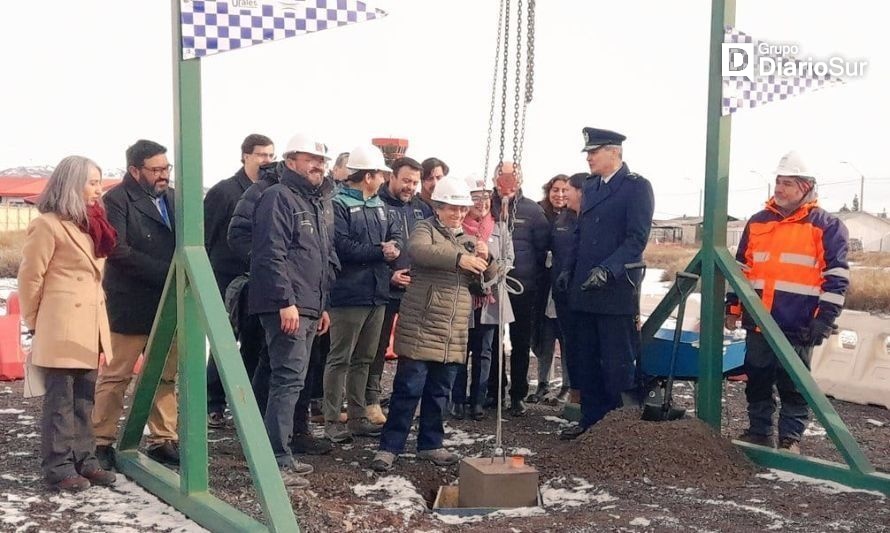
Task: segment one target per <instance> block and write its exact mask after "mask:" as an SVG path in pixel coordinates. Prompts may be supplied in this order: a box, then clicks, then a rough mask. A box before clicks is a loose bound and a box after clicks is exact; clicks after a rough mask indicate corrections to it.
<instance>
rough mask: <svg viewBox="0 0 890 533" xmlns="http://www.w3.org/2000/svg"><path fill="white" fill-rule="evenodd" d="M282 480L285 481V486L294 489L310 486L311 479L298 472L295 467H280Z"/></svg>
mask: <svg viewBox="0 0 890 533" xmlns="http://www.w3.org/2000/svg"><path fill="white" fill-rule="evenodd" d="M279 472H280V473H281V481H284V486H285V487H290V488H294V489H305V488H308V487H309V480H308V479H306V478H304V477H303V476H301V475H300V474H298V473H297V472H296V471H295V470H294V469H293V468H288V467H284V468H280V469H279Z"/></svg>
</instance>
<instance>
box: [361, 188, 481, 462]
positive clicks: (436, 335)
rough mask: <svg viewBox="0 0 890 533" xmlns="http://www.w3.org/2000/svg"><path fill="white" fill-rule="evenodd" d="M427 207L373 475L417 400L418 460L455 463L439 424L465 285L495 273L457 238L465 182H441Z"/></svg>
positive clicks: (467, 310) (459, 339)
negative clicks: (429, 208)
mask: <svg viewBox="0 0 890 533" xmlns="http://www.w3.org/2000/svg"><path fill="white" fill-rule="evenodd" d="M432 200H433V207H434V210H435V213H436V214H435V216H434V217H432V218H429V219H426V220H423V221H421V222H418V224H417V226H416V227H415V228H414V231H413V232H412V233H411V239H410V241H409V242H408V253H409V254H410V255H411V284H410V285H408V289H407V291H406V292H405V296H404V297H403V298H402V305H401V307H400V310H399V322H398V325H397V326H396V333H395V347H394V348H395V351H396V353H398V354H399V362H398V367H397V369H396V375H395V378H394V379H393V386H392V396H391V397H390V401H389V414H388V416H387V419H386V424H385V425H384V426H383V432H382V433H381V435H380V450H379V451H378V452H377V453H376V454H375V455H374V459H373V460H372V462H371V468H373V469H374V470H376V471H379V472H384V471H387V470H390V469H391V468H392V466H393V463H394V462H395V459H396V456H397V455H398V454H400V453H402V452H403V451H404V449H405V442H406V441H407V439H408V431H409V430H410V429H411V423H412V421H413V420H414V411H415V409H416V408H417V402H418V401H420V428H419V434H418V436H417V456H418V457H420V458H423V459H428V460H430V461H432V462H433V463H434V464H436V465H438V466H447V465H452V464H454V463H456V462H457V461H458V460H459V457H458V455H457V454H455V453H452V452H449V451H448V450H446V449H445V448H443V447H442V440H443V438H444V435H445V430H444V427H443V424H442V418H443V414H444V411H445V406H446V403H447V401H448V396H449V394H450V392H451V385H452V382H453V381H454V376H455V373H456V371H457V367H458V365H460V364H463V363H466V359H467V329H468V326H469V322H470V315H471V314H472V296H471V295H470V289H469V286H470V282H471V281H472V279H473V277H476V278H477V279H478V276H479V275H481V274H483V273H487V274H489V275H491V274H493V273H494V271H495V270H496V268H497V265H496V264H495V263H492V264H491V265H489V263H488V256H489V254H488V250H487V246H486V244H485V243H484V242H483V243H479V244H478V245H477V243H476V239H475V238H474V237H471V236H469V235H465V234H464V233H463V228H462V222H463V220H464V217H465V216H466V215H467V211H469V208H470V206H471V205H473V200H472V199H471V198H470V188H469V186H468V185H467V183H466V182H465V181H464V180H462V179H458V178H455V177H450V176H448V177H445V178H442V180H440V181H439V183H438V184H436V188H435V190H434V191H433V195H432Z"/></svg>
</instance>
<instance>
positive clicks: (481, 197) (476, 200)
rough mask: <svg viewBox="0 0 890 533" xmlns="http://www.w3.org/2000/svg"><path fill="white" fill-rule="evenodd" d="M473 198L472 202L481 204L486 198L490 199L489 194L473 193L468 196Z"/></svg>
mask: <svg viewBox="0 0 890 533" xmlns="http://www.w3.org/2000/svg"><path fill="white" fill-rule="evenodd" d="M470 198H472V199H473V203H474V204H481V203H483V202H485V201H486V200H491V195H490V194H473V195H471V196H470Z"/></svg>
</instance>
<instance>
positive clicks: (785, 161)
mask: <svg viewBox="0 0 890 533" xmlns="http://www.w3.org/2000/svg"><path fill="white" fill-rule="evenodd" d="M776 176H798V177H801V178H809V179H811V180H815V179H816V176H814V175H813V173H812V172H811V171H810V169H809V168H808V167H807V165H806V163H804V162H803V158H802V157H801V156H800V154H798V153H797V152H795V151H794V150H792V151H790V152H788V153H787V154H785V155H783V156H782V159H780V160H779V165H778V166H777V167H776Z"/></svg>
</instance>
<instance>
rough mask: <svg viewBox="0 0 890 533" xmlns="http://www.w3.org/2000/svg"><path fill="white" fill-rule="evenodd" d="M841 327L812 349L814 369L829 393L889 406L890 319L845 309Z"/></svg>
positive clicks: (843, 398) (856, 400) (857, 401)
mask: <svg viewBox="0 0 890 533" xmlns="http://www.w3.org/2000/svg"><path fill="white" fill-rule="evenodd" d="M837 324H838V327H839V328H840V331H839V333H838V334H837V335H832V336H831V337H829V339H828V340H827V341H826V342H824V343H823V344H822V345H821V346H817V347H816V349H815V350H814V351H813V360H812V365H811V367H812V373H813V378H814V379H815V380H816V383H818V384H819V388H820V389H822V392H824V393H825V394H826V395H828V396H832V397H834V398H837V399H838V400H844V401H848V402H853V403H858V404H863V405H867V404H871V405H880V406H883V407H885V408H887V409H890V319H888V318H880V317H877V316H872V315H870V314H868V313H866V312H862V311H844V312H842V313H841V316H840V317H839V318H838V320H837Z"/></svg>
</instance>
